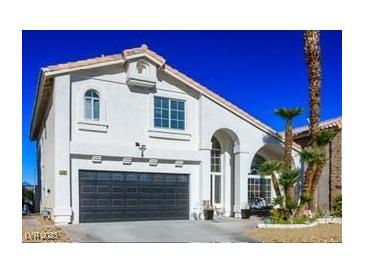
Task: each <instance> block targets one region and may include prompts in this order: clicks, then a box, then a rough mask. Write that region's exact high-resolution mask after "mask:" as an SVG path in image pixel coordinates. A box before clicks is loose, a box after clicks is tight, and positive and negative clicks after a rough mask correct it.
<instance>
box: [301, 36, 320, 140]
mask: <svg viewBox="0 0 365 274" xmlns="http://www.w3.org/2000/svg"><path fill="white" fill-rule="evenodd" d="M319 38H320V32H319V31H318V30H307V31H305V32H304V42H305V48H304V49H305V56H306V61H307V66H308V72H309V104H310V119H309V120H310V123H309V130H310V132H311V136H312V138H313V137H314V136H316V135H317V134H318V133H319V120H320V111H321V107H320V104H321V100H320V91H321V82H322V76H321V75H322V72H321V48H320V43H319Z"/></svg>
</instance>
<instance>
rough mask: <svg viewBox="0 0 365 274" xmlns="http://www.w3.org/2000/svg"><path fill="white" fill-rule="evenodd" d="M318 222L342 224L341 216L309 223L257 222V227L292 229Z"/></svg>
mask: <svg viewBox="0 0 365 274" xmlns="http://www.w3.org/2000/svg"><path fill="white" fill-rule="evenodd" d="M319 224H342V219H341V218H333V217H329V218H319V219H317V220H316V221H314V222H312V223H309V224H269V223H263V224H257V228H280V229H292V228H306V227H313V226H316V225H319Z"/></svg>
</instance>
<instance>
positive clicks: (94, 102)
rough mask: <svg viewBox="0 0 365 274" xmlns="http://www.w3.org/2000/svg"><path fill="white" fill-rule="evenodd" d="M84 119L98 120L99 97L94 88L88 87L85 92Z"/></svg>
mask: <svg viewBox="0 0 365 274" xmlns="http://www.w3.org/2000/svg"><path fill="white" fill-rule="evenodd" d="M84 100H85V119H87V120H94V121H99V120H100V98H99V95H98V92H97V91H96V90H93V89H90V90H88V91H87V92H86V93H85V98H84Z"/></svg>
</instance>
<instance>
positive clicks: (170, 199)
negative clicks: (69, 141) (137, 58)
mask: <svg viewBox="0 0 365 274" xmlns="http://www.w3.org/2000/svg"><path fill="white" fill-rule="evenodd" d="M79 195H80V197H79V198H80V199H79V203H80V222H81V223H86V222H118V221H136V220H176V219H188V218H189V175H185V174H163V173H136V172H111V171H88V170H80V171H79Z"/></svg>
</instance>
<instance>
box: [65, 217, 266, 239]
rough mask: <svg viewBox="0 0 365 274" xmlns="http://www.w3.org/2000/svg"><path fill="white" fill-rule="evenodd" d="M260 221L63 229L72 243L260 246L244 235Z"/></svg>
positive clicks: (140, 223)
mask: <svg viewBox="0 0 365 274" xmlns="http://www.w3.org/2000/svg"><path fill="white" fill-rule="evenodd" d="M258 221H259V219H257V218H252V217H251V219H248V220H247V219H245V220H242V219H234V218H218V219H216V220H213V221H191V220H179V221H138V222H116V223H87V224H74V225H68V226H63V227H62V229H63V230H64V231H66V233H67V234H68V235H69V237H70V239H71V241H72V242H257V241H255V240H252V239H250V238H248V237H245V236H244V234H245V233H246V232H247V231H249V230H252V229H254V228H255V226H256V224H257V223H258Z"/></svg>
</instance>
